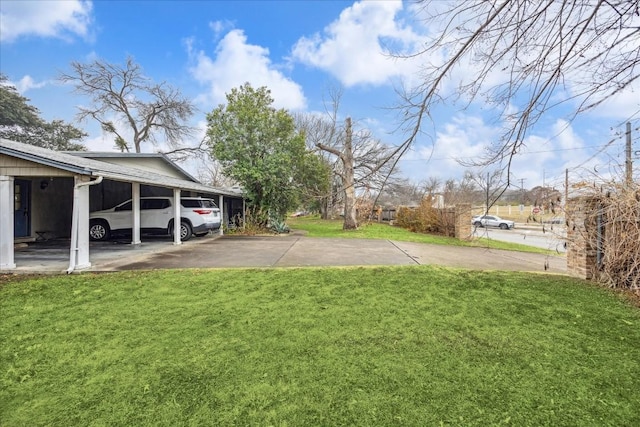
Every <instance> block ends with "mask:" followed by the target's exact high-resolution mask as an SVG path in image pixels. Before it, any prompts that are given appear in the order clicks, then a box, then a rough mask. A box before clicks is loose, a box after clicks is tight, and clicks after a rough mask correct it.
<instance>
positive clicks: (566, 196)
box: [564, 168, 569, 209]
mask: <svg viewBox="0 0 640 427" xmlns="http://www.w3.org/2000/svg"><path fill="white" fill-rule="evenodd" d="M568 202H569V168H567V169H565V170H564V206H565V209H566V207H567V203H568Z"/></svg>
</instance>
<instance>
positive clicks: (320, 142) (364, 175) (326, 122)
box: [296, 92, 395, 229]
mask: <svg viewBox="0 0 640 427" xmlns="http://www.w3.org/2000/svg"><path fill="white" fill-rule="evenodd" d="M331 98H332V102H331V103H330V108H327V115H326V116H317V115H298V116H297V117H296V121H297V126H298V128H299V129H301V130H302V131H304V133H305V137H306V140H307V144H308V145H309V146H310V147H314V148H316V149H319V150H321V151H322V152H324V154H325V159H326V160H327V161H328V162H329V163H330V164H332V165H333V173H334V175H335V176H337V177H338V178H339V182H340V185H339V188H338V189H337V192H338V193H339V194H340V195H341V196H342V202H343V204H344V224H343V228H344V229H354V228H357V227H358V222H357V217H356V190H357V189H368V190H378V191H380V190H381V189H382V188H383V187H384V185H385V183H386V182H387V181H388V177H389V176H390V175H392V170H391V169H392V160H393V156H394V153H395V150H394V149H393V148H391V147H389V146H387V145H385V144H382V143H381V142H380V141H379V140H377V139H375V138H374V137H373V136H372V134H371V132H370V131H369V130H368V129H355V130H354V126H353V121H352V120H351V118H350V117H347V118H346V119H345V120H344V126H343V125H342V124H341V122H340V120H339V119H338V110H339V101H340V93H339V92H333V93H332V95H331ZM332 199H333V197H332V195H328V197H327V199H326V200H332Z"/></svg>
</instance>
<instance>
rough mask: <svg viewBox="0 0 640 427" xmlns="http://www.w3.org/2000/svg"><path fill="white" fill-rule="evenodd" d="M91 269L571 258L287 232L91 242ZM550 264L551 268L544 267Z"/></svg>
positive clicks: (57, 267)
mask: <svg viewBox="0 0 640 427" xmlns="http://www.w3.org/2000/svg"><path fill="white" fill-rule="evenodd" d="M90 251H91V263H92V267H91V269H90V271H120V270H153V269H165V268H228V267H297V266H347V265H418V264H434V265H443V266H450V267H459V268H470V269H478V270H511V271H549V272H554V273H565V272H566V259H565V258H564V257H560V256H545V255H539V254H530V253H523V252H512V251H503V250H495V249H485V248H469V247H456V246H442V245H429V244H422V243H409V242H397V241H390V240H370V239H332V238H312V237H306V236H304V235H301V234H298V233H293V234H290V235H283V236H265V237H247V236H224V237H212V236H209V237H205V238H198V239H192V240H190V241H188V242H185V243H183V244H182V245H178V246H174V245H173V244H172V243H171V242H170V241H168V240H167V239H147V240H145V241H144V242H143V243H142V244H141V245H136V246H132V245H130V244H128V243H127V242H125V241H120V242H118V241H116V242H106V243H92V244H91V249H90ZM68 260H69V249H68V246H66V247H65V246H64V244H58V245H55V244H51V243H50V244H49V245H48V246H40V247H38V246H37V245H34V246H33V247H32V246H29V247H27V248H22V249H17V250H16V264H17V266H18V269H17V272H61V271H64V270H66V269H67V267H68V262H69V261H68ZM545 266H546V270H545Z"/></svg>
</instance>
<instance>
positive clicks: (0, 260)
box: [0, 175, 16, 270]
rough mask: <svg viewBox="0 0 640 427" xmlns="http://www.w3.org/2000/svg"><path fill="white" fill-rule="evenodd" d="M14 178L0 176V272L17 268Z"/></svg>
mask: <svg viewBox="0 0 640 427" xmlns="http://www.w3.org/2000/svg"><path fill="white" fill-rule="evenodd" d="M13 186H14V178H13V177H12V176H5V175H3V176H0V270H13V269H14V268H16V264H15V258H14V249H13V233H14V224H13V221H14V218H13V215H14V210H15V206H14V200H13V197H14V188H13Z"/></svg>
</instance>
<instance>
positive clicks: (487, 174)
mask: <svg viewBox="0 0 640 427" xmlns="http://www.w3.org/2000/svg"><path fill="white" fill-rule="evenodd" d="M485 215H489V172H487V213H486V214H485Z"/></svg>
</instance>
